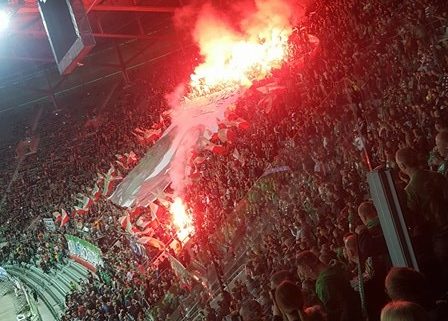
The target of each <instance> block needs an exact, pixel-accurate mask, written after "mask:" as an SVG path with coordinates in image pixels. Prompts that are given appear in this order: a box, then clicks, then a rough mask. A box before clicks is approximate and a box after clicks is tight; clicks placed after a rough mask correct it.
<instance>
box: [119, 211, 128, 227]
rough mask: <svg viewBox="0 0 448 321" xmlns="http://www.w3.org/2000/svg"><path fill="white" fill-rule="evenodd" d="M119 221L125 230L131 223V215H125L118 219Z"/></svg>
mask: <svg viewBox="0 0 448 321" xmlns="http://www.w3.org/2000/svg"><path fill="white" fill-rule="evenodd" d="M118 221H119V223H120V226H121V228H122V229H123V230H125V229H126V227H127V226H128V222H130V217H129V215H127V214H126V215H123V216H122V217H120V218H119V219H118Z"/></svg>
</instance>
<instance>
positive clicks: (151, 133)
mask: <svg viewBox="0 0 448 321" xmlns="http://www.w3.org/2000/svg"><path fill="white" fill-rule="evenodd" d="M133 134H134V136H135V137H137V139H138V141H139V142H140V143H141V144H145V145H150V144H152V143H154V142H155V141H156V140H157V139H159V138H160V136H161V135H162V129H161V128H156V129H153V128H151V129H145V130H143V129H141V128H138V127H137V128H136V129H135V130H134V132H133Z"/></svg>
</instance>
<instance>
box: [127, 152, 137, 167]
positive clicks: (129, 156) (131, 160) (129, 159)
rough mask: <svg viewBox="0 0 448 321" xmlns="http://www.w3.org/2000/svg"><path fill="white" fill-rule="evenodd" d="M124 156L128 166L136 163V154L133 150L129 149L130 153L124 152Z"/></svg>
mask: <svg viewBox="0 0 448 321" xmlns="http://www.w3.org/2000/svg"><path fill="white" fill-rule="evenodd" d="M124 156H126V162H127V164H128V166H134V165H135V164H137V161H138V157H137V154H135V153H134V151H131V152H130V153H125V154H124Z"/></svg>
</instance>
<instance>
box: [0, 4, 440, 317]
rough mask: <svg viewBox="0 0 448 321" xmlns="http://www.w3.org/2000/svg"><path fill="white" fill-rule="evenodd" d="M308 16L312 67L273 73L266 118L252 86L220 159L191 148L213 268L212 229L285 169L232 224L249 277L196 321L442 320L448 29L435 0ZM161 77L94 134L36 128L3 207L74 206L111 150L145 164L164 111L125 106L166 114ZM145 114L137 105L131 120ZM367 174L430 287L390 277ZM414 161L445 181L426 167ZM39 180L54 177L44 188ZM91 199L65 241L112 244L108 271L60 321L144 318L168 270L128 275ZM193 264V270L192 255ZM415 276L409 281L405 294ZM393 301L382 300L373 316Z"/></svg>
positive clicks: (301, 41)
mask: <svg viewBox="0 0 448 321" xmlns="http://www.w3.org/2000/svg"><path fill="white" fill-rule="evenodd" d="M314 9H315V10H309V11H310V12H309V14H308V17H307V20H306V21H305V22H304V23H303V26H301V27H303V28H298V30H301V31H303V32H304V33H306V32H308V33H310V34H313V35H316V36H317V37H318V38H319V40H320V52H319V54H318V55H317V57H316V59H315V60H309V61H306V63H305V64H300V69H295V68H294V66H298V64H297V65H296V64H294V61H293V62H292V63H291V66H292V67H291V69H290V70H286V69H288V68H286V67H285V68H284V70H282V71H281V72H280V73H279V74H278V75H275V76H276V79H277V81H278V83H279V84H281V85H284V86H285V88H286V90H285V92H284V93H282V94H281V95H279V97H278V98H277V99H276V100H275V102H274V103H273V106H272V108H271V110H270V111H266V112H263V111H260V112H257V113H254V110H260V109H262V108H259V102H260V100H261V98H262V95H261V93H259V92H257V91H256V90H250V91H249V93H248V94H246V96H245V97H244V98H243V99H242V100H241V101H240V102H239V103H238V105H237V108H236V110H235V113H236V114H237V115H238V116H240V117H242V118H243V119H246V120H248V121H250V124H251V126H250V128H249V129H248V130H245V131H241V132H239V133H238V135H237V137H236V139H235V140H234V141H233V142H231V143H228V144H226V146H225V147H226V150H227V155H228V156H226V157H223V156H221V155H216V154H213V153H212V152H209V151H202V152H201V154H200V156H203V157H204V158H205V159H206V161H205V162H204V163H202V164H201V165H199V168H198V171H199V172H200V174H201V175H200V177H199V179H198V180H196V181H194V182H193V183H192V184H191V185H190V186H188V188H187V189H186V191H187V192H186V193H187V194H186V201H187V202H188V204H189V205H190V207H191V208H193V210H194V212H195V213H197V217H196V221H197V222H196V223H197V227H198V234H199V236H198V237H197V238H196V241H197V242H198V244H199V245H200V246H199V247H200V248H201V249H202V251H209V252H210V250H209V248H210V247H214V248H215V250H216V252H218V253H215V254H216V255H214V259H216V260H218V261H219V262H218V265H221V266H222V268H223V270H224V271H225V270H226V265H227V264H226V263H228V262H227V261H228V260H229V259H230V260H231V259H232V258H233V257H234V255H235V249H234V248H232V246H233V244H232V240H225V242H224V243H220V242H219V241H218V240H217V239H213V237H207V235H210V236H211V235H215V232H219V229H220V228H221V227H222V226H223V223H224V222H226V221H228V220H229V219H230V218H231V217H233V216H232V212H233V211H234V210H235V208H237V207H238V206H239V204H240V203H241V202H240V201H241V200H242V199H243V198H244V197H245V196H246V195H247V193H248V192H249V190H250V188H251V187H252V186H253V185H254V183H255V182H257V180H258V179H259V178H260V176H261V175H262V174H263V173H264V172H265V170H266V169H267V168H268V167H269V166H288V167H289V168H290V171H288V172H287V173H283V174H281V175H278V176H279V177H277V178H276V179H275V180H274V182H273V183H272V185H273V193H264V194H263V193H262V195H261V196H258V197H254V198H253V199H252V201H255V202H256V204H250V206H249V207H248V210H247V211H246V212H245V214H246V215H245V216H239V217H238V218H237V219H235V220H234V222H233V224H238V225H241V226H243V227H244V229H243V233H244V235H245V236H244V235H243V236H244V237H241V238H240V239H241V243H243V244H244V246H243V248H246V247H248V248H249V251H248V253H247V255H246V259H247V264H246V267H245V277H244V279H243V280H238V281H237V282H236V284H235V285H234V286H233V287H230V286H229V288H227V291H228V292H227V293H228V294H229V293H230V294H229V295H225V294H224V295H223V299H222V300H221V301H220V303H219V307H215V306H213V307H211V305H210V302H208V298H207V297H204V296H203V295H198V297H200V299H201V300H202V303H203V304H204V319H206V320H221V319H223V318H224V317H226V316H228V317H230V318H237V317H238V315H239V316H240V317H241V318H242V320H268V319H271V318H274V319H276V320H284V321H285V320H329V321H332V320H362V319H363V317H364V316H366V315H367V316H369V319H370V320H379V319H380V318H381V319H382V320H399V319H397V318H396V317H395V319H394V318H393V317H392V316H391V315H397V314H398V313H402V314H406V313H408V315H411V316H410V317H409V318H411V317H412V318H413V319H410V320H429V319H428V318H429V317H431V318H432V319H431V320H443V315H444V313H445V311H444V307H443V305H440V304H435V302H436V301H435V299H436V298H437V297H441V296H443V294H444V292H445V291H446V290H447V289H448V287H447V286H446V285H447V283H445V282H446V280H447V278H446V275H445V274H446V271H444V270H443V269H441V268H440V267H444V266H446V265H443V263H444V262H447V260H446V258H447V253H448V251H447V250H446V249H447V244H448V242H446V239H447V236H446V233H447V230H448V229H446V228H447V227H448V225H447V224H446V219H445V217H446V212H447V211H448V207H444V206H446V204H447V203H446V194H445V195H444V193H445V192H446V181H445V179H446V178H445V179H444V178H443V177H442V176H441V175H444V176H445V177H446V175H447V172H448V170H447V169H448V165H447V150H448V149H447V145H448V137H447V136H448V134H447V131H446V130H447V129H446V128H447V127H448V123H447V120H448V115H447V111H448V108H447V106H448V101H447V96H446V93H447V90H448V88H447V85H448V81H447V79H448V78H447V76H446V75H447V72H448V58H447V57H448V55H447V54H446V52H447V43H446V42H440V41H439V39H440V38H441V36H442V33H443V32H444V31H445V30H444V29H443V28H442V27H445V28H446V26H447V17H448V15H447V8H446V3H444V2H443V1H427V0H423V1H418V2H417V1H411V0H408V1H390V2H388V3H385V2H382V1H373V0H366V1H355V0H335V1H317V2H316V4H315V8H314ZM296 41H297V42H298V47H299V48H300V46H304V47H306V46H307V45H308V44H307V39H306V37H304V36H299V37H297V39H296ZM296 54H300V51H298V52H296ZM299 58H300V59H302V57H299ZM293 59H294V57H293ZM167 74H169V73H167ZM158 82H159V78H157V81H150V82H148V83H151V86H149V85H148V86H142V87H139V85H138V86H137V88H142V91H140V90H136V91H135V92H134V94H133V95H132V94H128V95H120V98H119V99H117V100H116V106H115V107H114V108H113V112H110V113H105V114H101V116H100V115H98V116H97V117H96V118H98V119H96V120H95V121H94V122H93V123H91V126H93V127H96V126H98V127H97V128H96V129H95V130H92V132H93V134H92V132H90V134H89V130H85V121H84V122H80V123H78V125H76V123H75V122H73V119H70V118H69V119H66V120H65V121H66V123H70V126H68V127H67V128H68V129H65V130H64V129H62V128H59V129H61V130H54V128H52V127H51V126H45V128H46V130H47V134H45V133H44V134H42V135H43V136H45V135H52V136H51V137H52V141H54V142H55V144H57V146H56V147H57V148H56V149H54V148H55V146H51V147H50V146H48V149H45V146H44V149H43V152H42V153H38V154H37V155H36V156H34V157H35V158H37V157H40V158H39V160H38V162H39V164H44V165H43V166H42V167H41V168H37V169H36V172H34V173H32V174H31V175H32V176H30V175H29V174H26V173H23V172H22V173H20V175H19V178H18V179H17V182H16V183H14V184H13V186H12V193H10V194H9V197H8V200H7V202H6V207H5V208H6V210H5V211H4V212H6V213H16V212H15V211H14V210H16V209H18V208H21V213H20V214H21V215H23V216H24V217H34V216H36V215H37V214H39V213H33V210H34V211H35V210H39V211H40V212H51V211H53V210H55V209H56V208H60V207H69V206H71V205H73V203H72V202H73V201H74V199H75V195H76V193H77V192H85V191H86V189H87V187H88V184H91V183H92V181H94V179H95V176H96V173H97V171H98V170H99V169H102V170H106V169H107V166H108V165H109V163H110V162H111V160H112V159H113V157H114V155H115V154H116V153H123V152H128V151H129V150H134V151H135V152H136V153H137V154H139V155H142V153H143V152H144V151H143V150H142V149H141V148H140V149H139V147H138V146H137V144H136V141H135V139H134V137H133V136H132V134H131V132H132V130H133V129H134V128H135V127H137V126H142V127H144V126H148V125H151V124H152V123H153V122H155V121H157V120H158V119H157V120H156V119H152V118H151V117H156V115H157V117H158V115H159V114H160V113H145V112H142V113H139V112H137V111H136V109H129V108H128V107H129V106H134V105H136V106H139V105H138V104H135V103H136V102H137V99H138V98H139V97H141V96H142V95H143V96H145V99H146V100H148V101H150V105H151V107H153V106H154V108H155V110H159V111H162V110H163V109H164V107H166V106H161V105H160V104H162V102H163V101H164V99H163V93H164V92H166V91H164V90H165V89H166V88H163V89H160V90H157V89H154V91H148V88H151V87H152V84H153V83H158ZM171 89H172V88H171ZM151 90H152V89H151ZM125 91H126V90H125ZM147 105H148V104H147V103H143V104H142V105H140V106H141V109H142V111H144V109H145V108H147ZM134 107H135V106H134ZM135 108H136V107H135ZM142 115H143V116H142ZM92 116H93V115H92ZM54 117H56V116H54ZM63 117H66V116H63ZM142 117H143V118H145V117H147V119H146V118H145V119H142ZM92 118H93V117H92ZM125 119H126V120H127V121H124V120H125ZM98 123H99V124H98ZM72 125H73V126H72ZM86 132H87V133H86ZM79 136H82V137H83V139H79V143H76V144H75V143H73V144H64V141H65V140H66V139H67V137H74V139H75V138H76V137H78V138H79ZM45 151H48V152H45ZM235 151H237V153H235ZM397 151H398V153H397V155H396V152H397ZM67 155H70V156H69V157H68V158H67ZM235 155H238V156H235ZM411 156H412V157H411ZM30 160H31V158H30ZM27 161H28V160H27ZM67 164H70V166H67ZM369 165H371V166H373V167H376V166H384V167H388V168H391V169H392V170H393V171H394V174H395V178H396V180H397V187H398V189H399V191H400V192H402V196H403V197H402V198H403V206H404V207H409V211H407V212H406V215H407V219H408V223H409V225H410V231H411V235H412V237H413V240H414V241H415V245H416V249H417V250H418V251H416V252H417V256H418V258H419V261H420V262H422V263H423V264H422V272H423V273H425V274H426V275H425V276H426V280H425V277H423V275H422V274H419V273H417V272H416V271H413V270H406V269H404V270H400V269H392V270H391V271H390V272H389V273H388V271H389V268H390V262H389V258H388V253H387V249H386V246H385V242H384V238H383V236H382V232H381V228H380V226H379V220H378V217H377V212H376V210H375V208H374V206H373V205H372V203H371V202H370V201H369V194H368V187H367V184H366V176H365V174H366V172H367V170H368V169H369ZM424 167H427V168H430V169H432V170H434V171H439V172H440V173H441V175H436V174H431V173H430V172H424V171H422V170H421V169H420V168H424ZM400 173H401V174H400ZM49 176H50V177H53V178H54V179H51V180H48V181H47V180H46V177H49ZM400 182H402V183H400ZM403 183H404V184H403ZM408 183H409V184H408ZM56 184H57V185H56ZM406 184H408V185H407V187H406V190H403V189H402V188H403V187H404V186H406ZM425 184H426V185H425ZM422 186H426V187H428V186H429V187H431V189H430V192H429V191H428V190H427V191H423V192H422ZM67 190H69V191H71V192H72V195H69V196H67V195H66V193H65V192H66V191H67ZM43 193H44V194H43ZM422 195H423V196H422ZM444 197H445V198H444ZM95 206H97V207H98V208H97V209H95V210H94V212H95V213H96V214H95V215H94V216H91V217H89V218H88V219H87V221H84V220H83V219H82V220H81V222H76V223H77V224H74V223H71V224H69V225H68V227H67V232H69V233H72V234H75V235H80V236H83V237H84V238H86V239H87V240H91V241H93V242H95V243H97V244H99V245H100V247H102V248H103V249H107V248H109V247H111V248H112V250H110V251H106V262H108V263H107V266H106V268H105V269H106V270H108V271H109V274H112V273H114V275H113V277H112V278H111V280H109V279H108V278H105V279H106V280H103V282H101V283H98V281H96V280H93V279H92V280H89V281H88V284H86V285H85V286H86V287H87V289H88V291H85V289H82V290H80V292H74V293H73V294H72V295H71V296H70V297H69V298H68V299H67V306H68V307H69V309H68V312H67V315H66V316H65V317H64V318H65V319H67V320H75V319H76V318H78V319H80V320H83V319H84V320H91V319H99V320H103V319H104V320H115V319H117V318H118V319H119V320H127V319H130V320H132V318H133V319H135V320H140V319H141V317H142V316H141V312H142V309H143V307H145V306H148V304H149V305H153V304H156V303H157V302H158V301H159V300H160V298H161V297H163V295H164V294H166V291H167V289H168V288H170V287H171V286H172V283H173V280H174V276H173V274H172V273H171V272H169V269H168V272H167V274H163V276H162V277H161V279H160V278H157V277H154V276H155V275H157V274H158V273H157V271H149V272H147V275H144V276H143V277H141V274H139V273H135V274H134V273H133V272H132V271H135V270H137V271H138V266H137V265H138V263H132V262H135V258H133V257H132V253H130V251H129V250H128V249H126V248H125V246H126V245H125V242H124V237H123V235H122V234H120V233H119V232H118V231H117V229H116V228H114V225H115V226H116V219H117V217H118V215H119V213H115V211H118V209H114V208H112V207H111V206H110V204H107V203H102V202H100V203H99V204H98V205H95ZM11 215H12V214H11ZM98 218H101V220H100V222H98ZM3 219H4V218H2V220H3ZM78 223H79V226H77V225H78ZM85 227H87V231H86V230H85V229H84V228H85ZM235 230H236V231H238V232H241V229H235ZM83 231H84V232H83ZM16 233H17V232H16ZM105 236H106V237H105ZM425 236H426V237H425ZM117 241H118V242H117ZM43 242H44V244H48V243H49V242H45V240H43ZM222 245H224V246H222ZM112 246H114V247H115V248H114V247H112ZM239 246H241V245H239ZM46 247H47V248H50V247H51V246H48V245H46ZM28 251H32V249H31V250H28V249H27V250H26V251H23V249H20V248H19V250H17V254H18V257H19V259H17V258H14V259H16V260H19V262H20V261H21V260H25V261H26V260H27V261H30V260H31V259H32V257H33V256H34V255H33V253H27V252H28ZM35 251H36V252H37V251H38V250H37V249H36V250H35ZM199 251H201V250H199ZM226 251H227V252H229V253H225V252H226ZM220 252H223V253H220ZM8 253H10V252H8ZM51 253H53V252H51V251H50V252H49V254H48V256H51ZM227 254H229V255H227ZM192 256H193V260H192V261H194V260H200V258H201V256H200V255H199V254H198V255H197V256H195V255H192ZM203 258H205V259H202V261H203V262H202V265H205V266H207V265H209V262H207V261H206V260H207V259H209V256H207V255H205V256H203ZM116 271H118V272H116ZM129 273H130V274H129ZM142 274H144V273H142ZM386 276H387V277H386ZM158 277H160V276H158ZM140 279H143V280H140ZM437 279H439V282H437V283H434V280H437ZM160 280H162V281H160ZM385 280H386V289H387V296H386V294H385V293H384V284H385V283H384V282H385ZM428 280H429V281H430V284H431V285H432V286H431V287H428V285H427V281H428ZM412 282H415V284H416V285H415V286H412V287H411V286H409V284H413V283H412ZM160 284H161V285H162V286H161V287H160ZM435 284H437V285H439V286H438V287H437V286H434V285H435ZM142 297H144V298H145V301H146V302H144V301H143V300H142ZM389 299H391V300H393V302H392V303H389V304H387V305H386V306H385V307H384V309H383V311H382V312H381V308H382V307H383V306H384V305H385V304H386V303H387V301H388V300H389ZM79 301H82V302H84V301H85V302H86V303H85V304H82V305H78V304H76V302H79ZM397 311H398V312H397ZM428 313H429V314H430V316H428V315H427V314H428ZM441 316H442V317H441ZM437 318H438V319H437Z"/></svg>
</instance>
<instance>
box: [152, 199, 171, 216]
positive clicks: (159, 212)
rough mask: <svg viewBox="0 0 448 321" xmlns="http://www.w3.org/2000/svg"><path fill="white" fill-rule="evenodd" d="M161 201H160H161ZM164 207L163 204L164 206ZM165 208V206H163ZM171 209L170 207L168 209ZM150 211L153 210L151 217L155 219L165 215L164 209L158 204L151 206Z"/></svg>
mask: <svg viewBox="0 0 448 321" xmlns="http://www.w3.org/2000/svg"><path fill="white" fill-rule="evenodd" d="M159 201H160V199H159ZM162 205H163V204H162ZM163 206H165V205H163ZM167 208H169V206H168V207H167ZM149 209H150V210H151V215H152V217H153V218H154V219H155V218H157V217H159V216H160V215H162V214H163V213H164V211H165V210H164V209H163V208H162V207H160V206H159V205H157V204H154V203H151V204H149Z"/></svg>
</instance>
